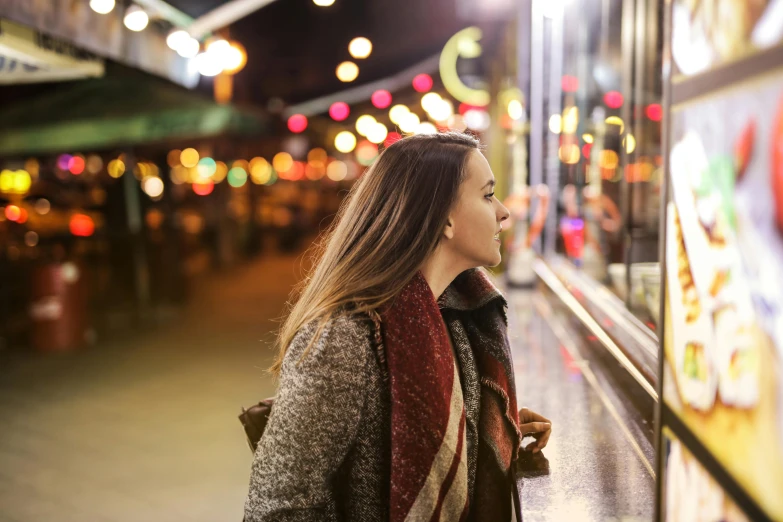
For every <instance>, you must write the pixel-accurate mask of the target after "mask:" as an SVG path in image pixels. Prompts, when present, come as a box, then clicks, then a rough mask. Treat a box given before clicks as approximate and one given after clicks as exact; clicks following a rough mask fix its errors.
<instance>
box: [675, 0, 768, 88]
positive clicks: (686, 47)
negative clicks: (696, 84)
mask: <svg viewBox="0 0 783 522" xmlns="http://www.w3.org/2000/svg"><path fill="white" fill-rule="evenodd" d="M781 40H783V0H675V1H674V5H673V10H672V56H673V57H674V63H675V64H676V67H677V68H676V73H679V74H682V75H685V76H691V75H694V74H698V73H701V72H704V71H707V70H709V69H712V68H714V67H716V66H719V65H721V64H724V63H729V62H732V61H735V60H737V59H739V58H742V57H745V56H748V55H750V54H753V53H756V52H758V51H761V50H763V49H767V48H769V47H773V46H775V45H777V44H778V43H779V42H781Z"/></svg>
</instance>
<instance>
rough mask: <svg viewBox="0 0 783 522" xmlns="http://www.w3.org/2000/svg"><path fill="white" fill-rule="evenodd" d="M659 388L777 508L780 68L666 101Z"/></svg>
mask: <svg viewBox="0 0 783 522" xmlns="http://www.w3.org/2000/svg"><path fill="white" fill-rule="evenodd" d="M671 129H672V134H671V136H672V147H671V151H670V154H669V166H670V177H669V181H670V184H671V185H670V194H671V202H670V203H669V204H668V206H667V209H666V220H667V228H666V248H665V258H666V285H667V286H666V302H665V310H666V325H667V326H666V328H665V333H664V335H665V337H664V355H665V359H664V374H663V397H664V401H665V402H666V404H667V406H669V407H670V408H671V409H672V411H674V413H675V414H676V415H677V416H678V417H679V418H680V419H681V420H682V421H683V422H684V424H685V425H686V426H687V427H688V428H689V430H690V431H691V432H693V433H694V435H695V436H696V437H697V438H698V439H699V440H700V442H701V443H702V444H703V445H704V446H705V447H706V448H707V450H708V451H709V452H710V453H712V454H713V455H714V457H715V458H716V460H717V461H718V462H719V463H720V464H721V465H722V466H723V467H724V468H725V469H726V471H727V472H728V473H729V474H730V475H731V476H732V477H734V479H735V480H736V482H737V483H738V484H739V485H740V487H741V488H743V489H744V490H745V492H746V493H747V494H748V495H749V496H750V497H751V498H752V499H753V500H754V501H755V502H756V503H757V504H758V505H759V507H760V508H761V509H762V510H763V511H765V512H766V513H768V514H769V516H770V517H771V518H773V519H778V520H782V519H783V378H782V377H783V370H782V361H783V75H778V76H777V77H774V78H773V79H767V80H764V81H763V82H761V81H753V82H747V83H745V84H743V85H740V86H738V87H736V88H733V89H732V90H730V91H724V92H722V93H719V94H714V95H711V96H709V97H708V98H702V99H700V100H699V101H698V102H694V103H690V104H688V105H686V106H683V107H681V108H678V109H676V110H673V111H672V115H671Z"/></svg>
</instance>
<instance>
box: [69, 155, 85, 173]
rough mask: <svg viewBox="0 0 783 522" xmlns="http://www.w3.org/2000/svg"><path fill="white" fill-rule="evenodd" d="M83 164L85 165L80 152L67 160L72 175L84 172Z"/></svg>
mask: <svg viewBox="0 0 783 522" xmlns="http://www.w3.org/2000/svg"><path fill="white" fill-rule="evenodd" d="M84 166H85V161H84V156H82V155H81V154H77V155H75V156H73V157H72V158H71V159H70V161H69V162H68V171H69V172H70V173H71V174H73V175H74V176H78V175H80V174H81V173H82V172H84Z"/></svg>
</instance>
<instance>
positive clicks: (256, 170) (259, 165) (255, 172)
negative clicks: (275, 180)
mask: <svg viewBox="0 0 783 522" xmlns="http://www.w3.org/2000/svg"><path fill="white" fill-rule="evenodd" d="M271 178H272V165H270V164H269V162H268V161H267V160H265V159H264V158H253V159H252V160H250V180H251V181H252V182H253V183H255V184H256V185H264V184H266V183H268V182H269V180H270V179H271Z"/></svg>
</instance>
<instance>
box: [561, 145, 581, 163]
mask: <svg viewBox="0 0 783 522" xmlns="http://www.w3.org/2000/svg"><path fill="white" fill-rule="evenodd" d="M557 155H558V157H559V158H560V161H562V162H563V163H567V164H568V165H575V164H577V163H579V157H580V155H581V151H580V150H579V145H577V144H575V143H570V144H564V145H561V146H560V148H559V149H558V151H557Z"/></svg>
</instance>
